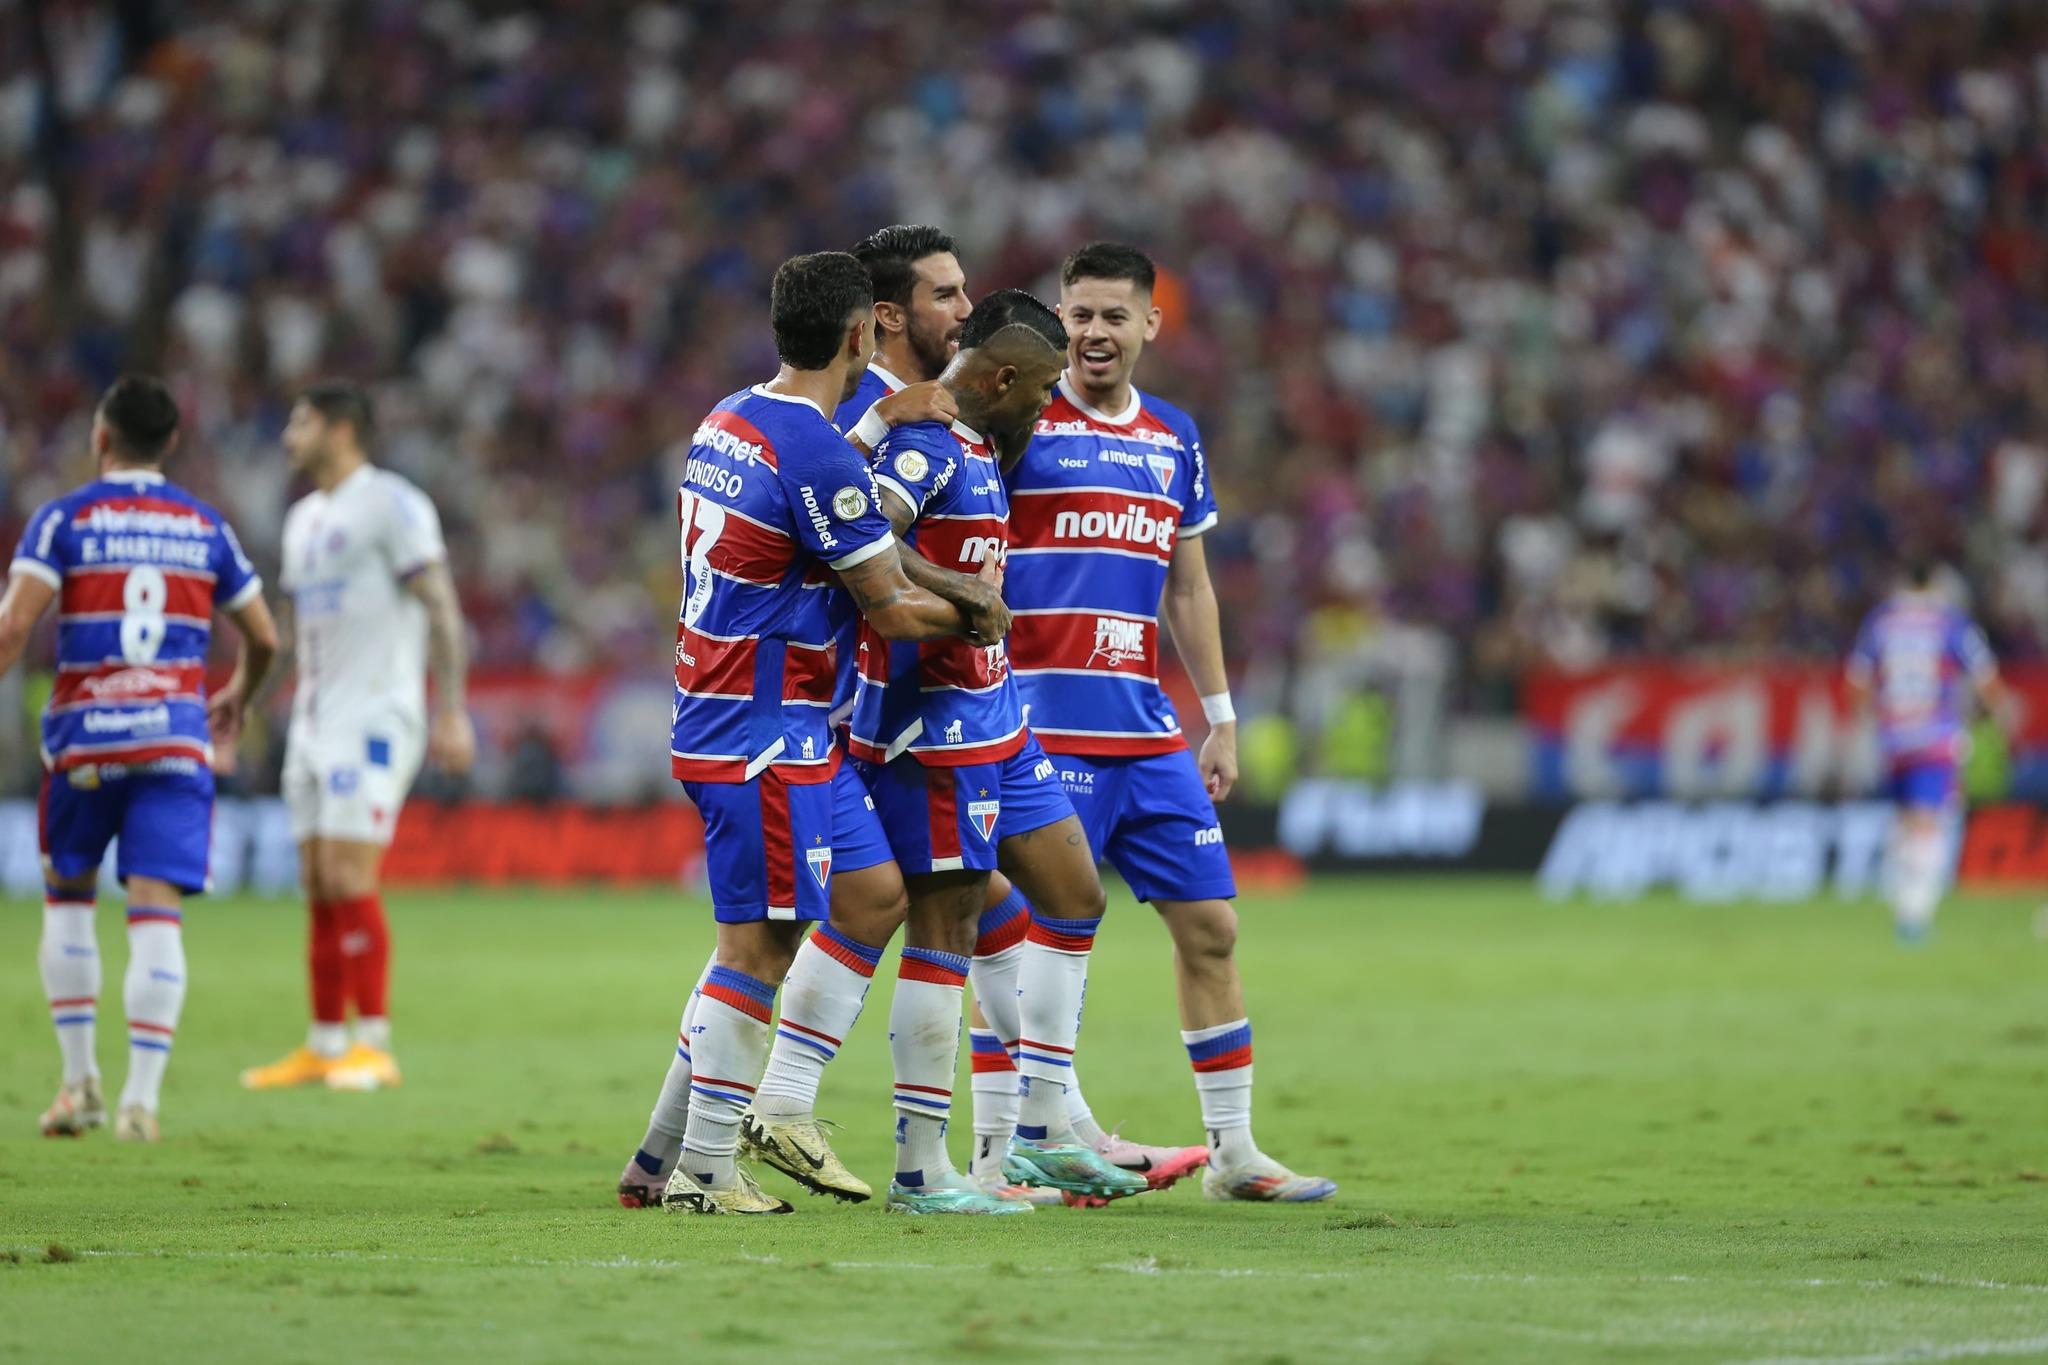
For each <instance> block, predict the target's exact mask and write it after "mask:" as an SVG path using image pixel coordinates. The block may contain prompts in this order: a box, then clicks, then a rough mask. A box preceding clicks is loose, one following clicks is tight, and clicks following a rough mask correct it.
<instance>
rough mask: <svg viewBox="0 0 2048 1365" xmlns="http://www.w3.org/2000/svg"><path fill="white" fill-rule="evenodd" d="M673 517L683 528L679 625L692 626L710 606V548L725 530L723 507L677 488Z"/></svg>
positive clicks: (687, 490)
mask: <svg viewBox="0 0 2048 1365" xmlns="http://www.w3.org/2000/svg"><path fill="white" fill-rule="evenodd" d="M676 520H677V522H679V523H680V524H681V526H682V528H683V624H684V625H686V626H695V625H696V624H697V620H698V618H699V617H701V616H703V614H704V608H706V607H708V606H710V605H711V547H712V546H714V545H716V544H717V543H718V538H719V536H721V535H723V534H724V532H725V507H724V505H723V504H721V503H716V502H713V501H712V500H711V499H709V498H700V497H698V496H697V495H696V494H695V493H692V492H691V491H690V490H689V489H687V488H682V489H678V490H676Z"/></svg>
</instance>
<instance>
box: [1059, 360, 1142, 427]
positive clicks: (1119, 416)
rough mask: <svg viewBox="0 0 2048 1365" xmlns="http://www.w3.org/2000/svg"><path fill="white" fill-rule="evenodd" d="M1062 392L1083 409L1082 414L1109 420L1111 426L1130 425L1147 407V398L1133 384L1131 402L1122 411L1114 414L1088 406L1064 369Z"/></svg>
mask: <svg viewBox="0 0 2048 1365" xmlns="http://www.w3.org/2000/svg"><path fill="white" fill-rule="evenodd" d="M1060 392H1061V393H1063V394H1065V395H1066V397H1067V401H1068V402H1069V403H1072V404H1073V405H1074V406H1075V407H1077V408H1079V409H1080V410H1081V415H1082V416H1084V417H1092V418H1094V419H1095V420H1096V421H1098V422H1107V423H1108V424H1109V425H1110V426H1113V427H1127V426H1129V425H1130V424H1131V423H1133V422H1135V421H1137V420H1138V414H1139V413H1140V412H1141V411H1143V410H1144V407H1145V400H1144V399H1142V398H1140V397H1139V396H1138V390H1137V386H1135V385H1133V386H1132V388H1131V404H1130V406H1129V407H1127V408H1125V409H1124V410H1123V411H1122V412H1119V413H1114V414H1112V413H1107V412H1102V411H1100V410H1098V409H1096V408H1091V407H1089V406H1088V404H1087V401H1086V400H1084V399H1083V398H1082V397H1081V392H1080V390H1078V389H1076V388H1075V387H1074V385H1073V383H1072V382H1071V381H1070V380H1069V379H1068V378H1067V375H1066V372H1065V371H1064V370H1063V371H1061V372H1060Z"/></svg>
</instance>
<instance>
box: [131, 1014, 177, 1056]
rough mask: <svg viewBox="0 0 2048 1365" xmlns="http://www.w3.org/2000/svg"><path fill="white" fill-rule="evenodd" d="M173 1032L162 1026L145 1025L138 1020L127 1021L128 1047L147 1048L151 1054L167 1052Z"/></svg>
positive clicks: (169, 1048)
mask: <svg viewBox="0 0 2048 1365" xmlns="http://www.w3.org/2000/svg"><path fill="white" fill-rule="evenodd" d="M172 1034H173V1030H171V1029H168V1028H165V1027H164V1026H163V1025H162V1024H145V1023H144V1022H142V1021H141V1020H140V1019H131V1020H129V1021H128V1046H130V1047H139V1048H147V1049H148V1050H149V1051H151V1052H169V1051H170V1050H171V1037H172Z"/></svg>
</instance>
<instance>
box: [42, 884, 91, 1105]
mask: <svg viewBox="0 0 2048 1365" xmlns="http://www.w3.org/2000/svg"><path fill="white" fill-rule="evenodd" d="M92 911H93V902H92V893H91V892H64V891H58V890H55V889H52V890H51V891H50V892H49V893H48V895H47V896H46V897H45V898H44V900H43V941H42V945H41V948H40V950H39V951H38V953H37V955H36V960H37V962H38V964H39V965H40V966H41V967H42V969H43V994H44V996H45V997H47V998H48V1000H49V1002H50V1023H51V1024H52V1025H53V1026H54V1027H55V1028H56V1030H57V1050H58V1051H59V1052H60V1053H62V1054H63V1057H64V1084H66V1085H76V1084H78V1083H79V1082H80V1081H82V1080H84V1079H86V1078H87V1077H88V1076H97V1075H99V1074H100V1064H99V1057H98V1055H97V1053H96V1052H95V1050H94V1042H93V1039H94V1034H95V1028H94V1022H95V1020H96V1019H97V1018H98V1010H99V997H100V944H99V939H98V937H97V935H96V934H95V933H94V931H93V914H92Z"/></svg>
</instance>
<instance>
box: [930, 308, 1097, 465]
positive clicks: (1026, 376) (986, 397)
mask: <svg viewBox="0 0 2048 1365" xmlns="http://www.w3.org/2000/svg"><path fill="white" fill-rule="evenodd" d="M1066 355H1067V329H1066V328H1064V327H1062V326H1061V325H1060V319H1059V315H1058V314H1057V313H1055V312H1053V310H1052V309H1050V308H1048V307H1047V306H1046V305H1045V304H1043V303H1041V302H1039V301H1038V300H1037V299H1035V298H1033V297H1032V296H1031V295H1029V294H1027V293H1025V292H1024V291H1023V290H1021V289H998V290H997V291H996V292H995V293H993V294H990V295H989V296H988V297H987V298H985V299H983V300H982V301H981V302H980V303H977V304H976V305H974V312H973V313H971V314H969V315H968V318H967V322H966V324H965V325H964V326H962V327H961V329H960V351H959V354H958V355H956V356H954V357H953V363H952V364H950V365H948V366H947V367H946V372H945V374H944V375H943V376H941V378H943V379H944V381H945V384H946V387H947V388H948V389H950V390H952V393H953V396H954V398H955V399H956V400H957V401H958V402H959V404H960V417H961V420H962V421H964V422H966V423H967V425H969V426H971V427H973V428H975V429H976V430H977V431H980V432H982V433H983V434H987V433H989V432H998V431H1015V430H1017V429H1018V428H1020V427H1023V426H1026V425H1028V424H1029V423H1031V422H1034V421H1036V420H1037V419H1038V414H1039V413H1040V412H1043V411H1044V410H1045V405H1046V404H1047V403H1049V402H1051V401H1052V393H1053V389H1054V387H1055V386H1056V385H1057V384H1058V383H1059V378H1060V369H1061V367H1062V366H1064V365H1065V363H1066Z"/></svg>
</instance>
